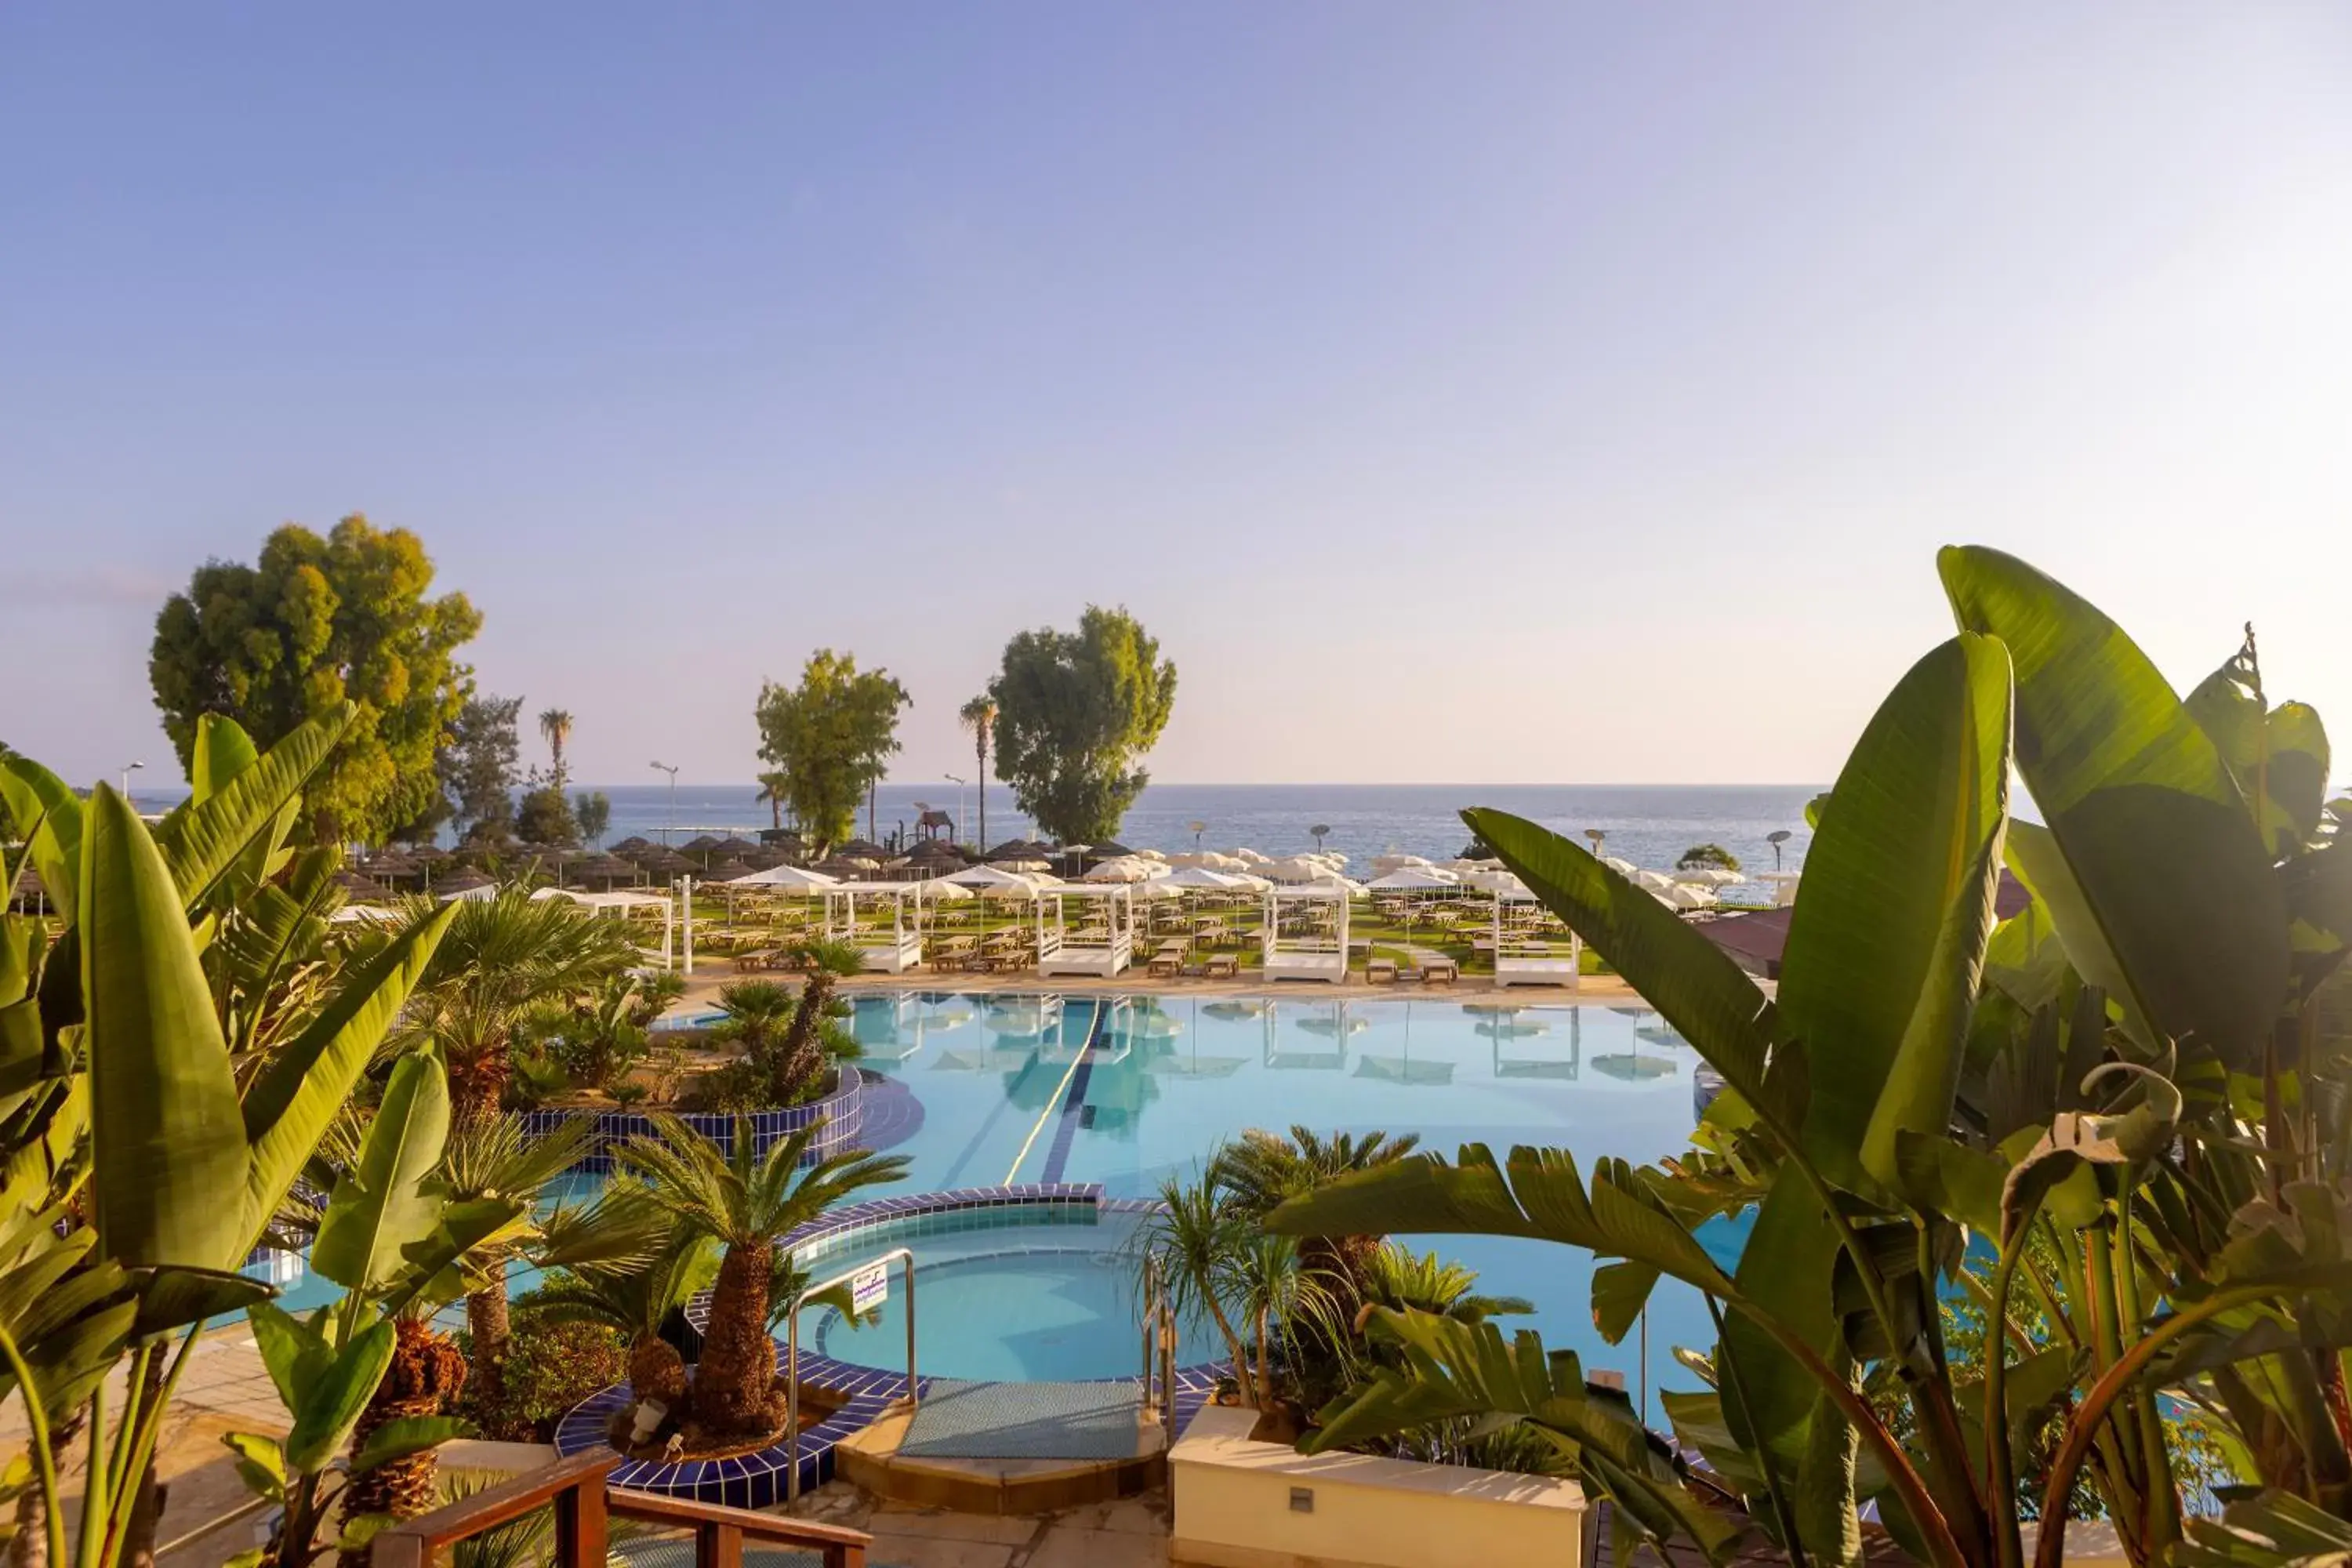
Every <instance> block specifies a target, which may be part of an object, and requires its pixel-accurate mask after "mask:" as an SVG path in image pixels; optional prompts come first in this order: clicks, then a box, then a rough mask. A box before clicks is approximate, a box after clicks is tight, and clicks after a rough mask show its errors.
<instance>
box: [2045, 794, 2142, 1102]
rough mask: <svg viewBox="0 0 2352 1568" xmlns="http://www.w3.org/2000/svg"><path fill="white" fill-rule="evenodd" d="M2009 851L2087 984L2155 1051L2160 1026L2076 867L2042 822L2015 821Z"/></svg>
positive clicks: (2128, 1029) (2139, 1041)
mask: <svg viewBox="0 0 2352 1568" xmlns="http://www.w3.org/2000/svg"><path fill="white" fill-rule="evenodd" d="M2008 849H2009V868H2010V869H2011V871H2012V872H2014V873H2015V874H2016V876H2017V879H2018V880H2019V881H2020V882H2022V883H2023V884H2024V885H2025V889H2026V891H2028V892H2029V893H2032V895H2033V901H2034V902H2035V903H2036V904H2038V905H2040V906H2041V907H2042V908H2043V909H2045V910H2048V911H2049V912H2050V925H2051V929H2052V930H2053V931H2055V932H2056V933H2057V935H2058V945H2059V946H2060V947H2061V948H2062V949H2063V950H2064V952H2065V955H2066V962H2067V963H2070V964H2072V965H2073V966H2074V973H2077V974H2079V975H2081V976H2082V977H2083V979H2084V982H2085V983H2086V984H2091V985H2095V986H2096V987H2097V988H2098V989H2099V990H2100V991H2101V992H2103V993H2105V994H2106V995H2108V996H2111V997H2113V998H2115V1001H2116V1006H2117V1008H2118V1010H2119V1011H2120V1013H2121V1015H2122V1024H2123V1030H2124V1033H2125V1034H2126V1035H2128V1036H2129V1037H2131V1038H2132V1039H2133V1040H2134V1041H2135V1042H2137V1044H2138V1045H2139V1047H2141V1049H2143V1050H2145V1051H2147V1053H2148V1054H2149V1055H2151V1056H2153V1055H2155V1054H2157V1053H2158V1051H2160V1050H2161V1049H2162V1048H2163V1042H2162V1040H2161V1039H2160V1038H2159V1037H2158V1034H2157V1030H2156V1026H2155V1025H2154V1024H2152V1023H2151V1022H2149V1020H2148V1017H2147V1014H2146V1013H2144V1012H2142V1011H2141V1009H2140V1003H2139V997H2138V994H2137V993H2136V992H2134V991H2133V989H2132V985H2131V976H2130V974H2129V973H2127V972H2126V970H2125V968H2124V964H2123V960H2122V959H2120V958H2118V957H2117V956H2116V951H2115V949H2114V948H2112V947H2110V946H2109V945H2108V943H2107V932H2106V929H2105V927H2104V926H2102V925H2101V924H2100V923H2099V917H2098V914H2097V911H2096V910H2094V909H2093V908H2092V907H2091V900H2090V899H2089V898H2088V896H2087V895H2085V894H2084V891H2083V888H2082V884H2081V883H2079V882H2077V881H2075V880H2074V868H2073V867H2072V866H2070V865H2069V864H2068V863H2067V860H2066V855H2065V851H2064V850H2063V849H2061V848H2060V847H2059V845H2058V840H2057V838H2056V837H2055V836H2054V835H2053V834H2052V833H2051V831H2050V830H2049V829H2048V828H2047V827H2044V826H2042V825H2041V824H2040V823H2036V822H2023V821H2012V822H2011V824H2010V825H2009V845H2008Z"/></svg>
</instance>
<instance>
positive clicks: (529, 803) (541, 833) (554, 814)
mask: <svg viewBox="0 0 2352 1568" xmlns="http://www.w3.org/2000/svg"><path fill="white" fill-rule="evenodd" d="M515 833H516V835H517V836H518V837H520V838H521V839H522V841H523V842H524V843H526V844H552V845H556V846H558V847H563V846H569V845H572V844H577V843H579V842H580V825H579V824H578V823H577V822H574V821H573V820H572V805H571V803H570V802H569V801H567V800H565V799H564V798H563V792H562V790H560V789H558V788H556V787H555V785H553V784H550V783H547V782H545V781H544V780H541V781H540V782H537V783H535V784H532V786H531V787H530V789H527V790H525V791H524V792H523V796H522V803H521V804H520V805H518V806H516V807H515Z"/></svg>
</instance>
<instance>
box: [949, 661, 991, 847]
mask: <svg viewBox="0 0 2352 1568" xmlns="http://www.w3.org/2000/svg"><path fill="white" fill-rule="evenodd" d="M956 718H957V719H958V720H960V721H961V722H962V724H963V727H964V728H965V729H967V730H969V731H971V744H972V751H973V752H974V753H975V754H976V755H977V756H978V757H979V759H980V771H979V772H978V773H974V774H972V779H973V782H974V783H976V784H978V785H979V786H980V847H982V849H985V848H987V847H988V747H989V742H992V741H993V740H994V739H995V738H996V699H994V698H993V697H991V696H989V695H988V694H987V693H985V692H982V694H981V695H980V696H978V697H975V698H973V699H972V700H971V701H969V702H967V703H965V704H964V705H963V706H962V707H961V708H960V709H958V710H956Z"/></svg>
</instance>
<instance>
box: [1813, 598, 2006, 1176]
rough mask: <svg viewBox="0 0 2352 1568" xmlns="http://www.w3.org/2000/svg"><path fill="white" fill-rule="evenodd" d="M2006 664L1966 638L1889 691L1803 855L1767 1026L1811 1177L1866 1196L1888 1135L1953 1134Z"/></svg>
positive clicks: (1891, 1143) (1885, 1165) (1986, 908)
mask: <svg viewBox="0 0 2352 1568" xmlns="http://www.w3.org/2000/svg"><path fill="white" fill-rule="evenodd" d="M2009 759H2010V665H2009V654H2008V650H2007V649H2005V648H2003V647H2001V645H2000V643H1999V642H1997V641H1995V640H1994V639H1992V638H1990V637H1979V636H1976V635H1974V634H1970V633H1963V634H1961V635H1960V636H1959V637H1955V638H1953V639H1952V640H1951V641H1949V642H1947V643H1945V644H1943V645H1941V646H1940V647H1937V648H1935V649H1933V650H1932V651H1930V652H1929V653H1928V654H1927V656H1926V657H1925V658H1921V659H1920V660H1919V661H1918V663H1916V664H1915V665H1913V666H1912V667H1911V669H1910V670H1909V672H1908V673H1906V675H1905V676H1904V678H1903V679H1901V680H1900V681H1899V682H1897V683H1896V685H1895V689H1894V690H1893V691H1892V692H1890V693H1888V695H1887V698H1886V700H1885V702H1883V703H1881V704H1880V705H1879V709H1878V711H1877V713H1876V714H1875V715H1874V716H1873V718H1872V719H1871V721H1870V724H1869V726H1868V727H1867V728H1866V729H1864V731H1863V734H1862V739H1861V740H1860V741H1859V742H1856V743H1855V745H1854V748H1853V752H1852V754H1851V755H1850V756H1849V757H1848V758H1847V760H1846V764H1845V769H1844V771H1843V773H1840V774H1839V776H1838V782H1837V786H1836V788H1834V789H1833V790H1832V791H1831V793H1830V800H1829V805H1828V806H1827V807H1826V808H1825V809H1824V810H1823V811H1822V822H1821V831H1820V833H1819V834H1818V835H1817V836H1816V837H1814V839H1813V844H1812V847H1811V849H1810V850H1808V851H1807V852H1806V857H1805V890H1804V896H1803V897H1802V898H1801V899H1800V900H1798V902H1797V907H1796V910H1795V911H1794V913H1793V915H1792V917H1791V919H1790V924H1789V944H1788V950H1787V953H1786V956H1785V957H1784V958H1783V960H1782V963H1781V970H1780V1024H1781V1027H1782V1028H1783V1029H1784V1030H1786V1031H1787V1032H1788V1033H1789V1034H1790V1035H1791V1036H1793V1037H1796V1038H1798V1039H1801V1040H1802V1041H1803V1042H1804V1045H1805V1056H1806V1063H1807V1067H1808V1068H1809V1070H1810V1077H1811V1088H1812V1093H1811V1102H1810V1104H1809V1105H1808V1107H1807V1110H1806V1115H1805V1122H1804V1135H1805V1142H1806V1146H1807V1149H1808V1151H1809V1152H1811V1156H1812V1158H1813V1160H1814V1162H1815V1163H1817V1164H1818V1165H1819V1166H1820V1167H1821V1168H1822V1170H1823V1171H1825V1172H1827V1173H1830V1175H1831V1176H1832V1179H1834V1180H1837V1181H1839V1182H1840V1184H1843V1185H1846V1186H1849V1187H1853V1188H1856V1189H1857V1190H1868V1189H1867V1186H1866V1184H1862V1183H1861V1182H1860V1181H1859V1179H1858V1178H1859V1177H1860V1175H1861V1174H1862V1173H1864V1172H1866V1173H1867V1174H1868V1175H1869V1177H1871V1178H1873V1179H1874V1180H1875V1182H1876V1183H1878V1184H1881V1185H1891V1184H1893V1183H1894V1180H1895V1134H1896V1133H1897V1132H1898V1131H1904V1130H1906V1129H1907V1130H1910V1131H1919V1132H1926V1133H1930V1134H1934V1135H1937V1136H1941V1135H1942V1134H1943V1133H1944V1131H1946V1129H1947V1128H1948V1127H1949V1126H1950V1124H1951V1117H1952V1099H1953V1095H1954V1093H1955V1091H1956V1090H1957V1089H1958V1085H1959V1077H1960V1068H1961V1064H1962V1060H1963V1058H1964V1056H1965V1053H1966V1047H1967V1041H1968V1027H1969V1016H1970V1013H1971V1010H1972V1009H1973V1008H1974V1006H1975V1004H1976V994H1977V985H1978V981H1979V976H1980V975H1981V973H1982V971H1983V964H1984V952H1985V945H1986V942H1987V941H1988V940H1989V939H1990V936H1991V933H1992V928H1993V923H1994V921H1993V895H1994V893H1995V892H1996V890H1997V889H1998V888H1999V885H2000V863H2001V862H2000V845H2001V833H2002V829H2003V827H2004V826H2005V825H2006V823H2007V820H2008V793H2009Z"/></svg>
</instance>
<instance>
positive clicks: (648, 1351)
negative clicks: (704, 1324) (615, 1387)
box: [532, 1183, 719, 1410]
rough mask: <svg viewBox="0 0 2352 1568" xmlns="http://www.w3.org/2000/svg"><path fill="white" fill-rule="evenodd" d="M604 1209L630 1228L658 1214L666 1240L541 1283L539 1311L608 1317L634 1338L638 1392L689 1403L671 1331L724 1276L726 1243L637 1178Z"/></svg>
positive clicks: (632, 1373) (674, 1405)
mask: <svg viewBox="0 0 2352 1568" xmlns="http://www.w3.org/2000/svg"><path fill="white" fill-rule="evenodd" d="M598 1209H599V1211H600V1213H601V1215H603V1216H604V1218H605V1220H606V1221H607V1223H617V1224H618V1225H619V1226H623V1227H625V1228H628V1229H631V1230H635V1229H637V1228H639V1227H640V1226H642V1225H643V1223H644V1221H645V1220H646V1218H648V1217H651V1218H656V1219H657V1220H658V1221H659V1228H658V1230H657V1232H656V1234H657V1235H658V1237H659V1239H658V1241H657V1242H656V1246H655V1249H654V1251H653V1253H652V1255H651V1256H650V1257H649V1258H643V1259H640V1260H635V1261H620V1262H613V1263H583V1264H578V1265H574V1266H572V1267H571V1268H563V1269H561V1270H558V1271H557V1272H556V1273H555V1274H553V1275H552V1276H551V1277H550V1278H549V1279H548V1280H547V1282H546V1283H545V1284H543V1285H541V1287H540V1289H539V1291H538V1293H537V1294H536V1295H535V1296H534V1297H533V1299H532V1310H535V1311H537V1312H539V1313H541V1314H542V1315H543V1316H544V1317H545V1318H547V1319H548V1320H549V1321H553V1322H589V1323H602V1324H604V1325H605V1326H606V1327H608V1328H611V1329H614V1330H615V1331H618V1332H619V1333H621V1334H622V1335H624V1336H625V1338H626V1339H627V1341H628V1345H629V1385H630V1387H631V1388H632V1389H633V1390H634V1391H635V1394H636V1395H637V1397H638V1398H640V1399H651V1400H655V1401H657V1402H659V1403H660V1404H661V1405H665V1406H667V1408H669V1409H671V1410H680V1409H683V1408H684V1406H685V1404H686V1395H687V1382H686V1362H685V1359H684V1358H683V1357H681V1356H680V1355H679V1354H678V1352H677V1346H675V1345H674V1344H672V1343H671V1342H669V1341H668V1340H667V1339H666V1338H665V1337H664V1331H665V1330H666V1329H667V1326H668V1325H669V1324H670V1322H671V1321H672V1320H673V1318H674V1316H675V1315H676V1314H677V1313H679V1312H682V1311H684V1310H686V1305H687V1303H688V1301H690V1300H693V1299H694V1297H695V1296H696V1295H697V1294H698V1293H699V1292H700V1291H702V1290H704V1289H708V1288H709V1285H710V1282H711V1280H712V1279H713V1278H714V1277H715V1276H716V1275H717V1274H718V1272H719V1243H718V1241H717V1240H716V1239H715V1238H713V1237H711V1236H709V1234H707V1233H705V1232H704V1231H702V1230H699V1229H698V1228H696V1227H694V1226H689V1225H688V1224H686V1223H684V1222H683V1221H681V1220H679V1219H677V1217H676V1216H675V1215H671V1214H670V1213H668V1212H667V1210H665V1209H663V1208H661V1207H660V1205H656V1204H655V1203H654V1202H653V1201H652V1199H651V1197H650V1196H649V1195H648V1194H646V1192H645V1190H644V1189H643V1188H641V1187H637V1186H636V1185H635V1184H625V1183H616V1184H614V1190H613V1191H611V1192H610V1193H608V1194H607V1196H606V1197H605V1198H604V1199H603V1200H601V1201H600V1203H599V1205H598Z"/></svg>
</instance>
